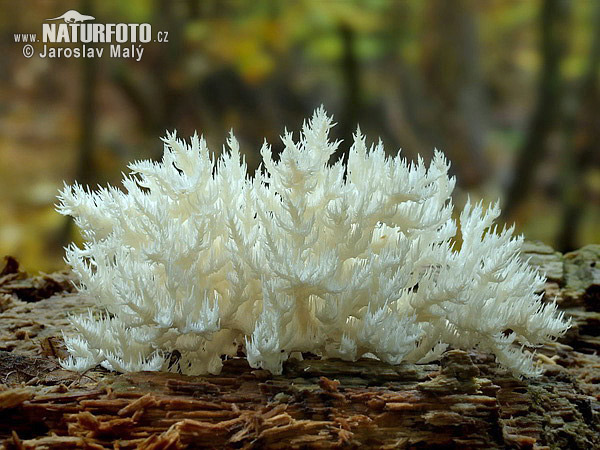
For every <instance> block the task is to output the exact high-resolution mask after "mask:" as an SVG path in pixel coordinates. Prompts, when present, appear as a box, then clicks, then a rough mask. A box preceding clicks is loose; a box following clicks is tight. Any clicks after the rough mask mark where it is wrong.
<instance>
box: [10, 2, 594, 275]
mask: <svg viewBox="0 0 600 450" xmlns="http://www.w3.org/2000/svg"><path fill="white" fill-rule="evenodd" d="M0 8H1V10H0V32H1V36H2V39H0V52H1V53H0V54H1V55H2V60H1V63H0V254H12V255H14V256H16V257H18V258H19V259H20V260H21V261H22V262H23V264H24V266H25V268H27V269H28V270H38V269H39V270H44V271H50V270H54V269H57V268H61V267H63V266H64V263H63V261H62V256H63V250H62V246H63V245H65V244H66V243H67V242H69V241H70V240H72V239H76V230H74V229H73V227H72V226H71V225H70V224H69V223H68V222H67V221H66V219H65V218H64V217H62V216H60V215H59V214H58V213H56V212H55V211H54V206H53V204H54V203H55V202H56V194H57V190H58V189H59V188H60V187H62V184H63V180H65V181H67V182H68V183H72V182H73V181H74V180H78V181H80V182H82V183H84V184H90V185H92V186H95V185H96V184H106V183H107V182H110V183H111V184H117V185H118V183H119V180H120V178H121V171H126V167H125V165H126V163H127V162H128V161H130V160H133V159H140V158H158V157H160V155H161V154H162V143H161V142H160V140H159V137H161V136H163V135H164V134H165V131H166V130H173V129H177V130H178V131H179V135H180V136H183V137H187V136H188V135H190V134H192V133H193V132H194V130H198V132H199V133H203V134H204V135H205V136H206V138H207V140H208V142H209V144H210V146H211V148H212V149H213V150H215V151H220V149H221V148H222V144H223V142H224V140H225V138H226V134H227V132H228V130H229V129H231V128H233V129H234V131H235V133H236V136H237V137H238V139H239V140H240V143H241V146H242V148H243V150H244V151H245V153H246V155H247V159H248V161H249V166H250V168H251V169H252V170H254V169H255V168H256V167H257V166H258V164H259V155H258V149H259V148H260V145H261V143H262V141H263V138H266V139H267V140H268V141H269V142H270V143H271V144H273V145H274V146H275V148H280V147H281V145H280V140H279V136H280V135H281V134H282V132H283V130H284V127H286V126H287V127H288V129H290V130H297V129H298V128H299V127H300V125H301V123H302V120H303V118H305V117H307V116H308V115H310V114H311V112H312V111H313V110H314V108H315V107H317V106H319V105H320V104H323V105H324V106H325V107H326V109H327V110H328V111H329V112H330V113H333V114H334V116H335V120H336V122H338V123H339V125H338V126H337V127H336V128H335V131H334V138H339V139H343V140H344V142H345V144H342V148H344V149H347V147H348V142H349V141H350V140H351V135H352V133H353V131H354V130H355V128H356V125H357V124H360V126H361V129H362V131H363V132H364V133H365V134H366V135H367V137H368V138H369V139H371V140H376V139H377V138H378V137H381V138H382V139H383V141H384V143H385V145H386V149H387V151H389V152H390V153H395V152H396V151H397V150H398V149H399V148H402V152H403V154H404V155H405V156H406V157H408V158H415V157H416V155H417V154H418V153H419V154H421V155H423V156H424V158H425V159H429V158H430V157H431V155H432V154H433V149H434V147H437V148H439V149H441V150H443V151H444V152H445V153H446V155H447V156H448V157H449V158H450V160H451V161H452V171H453V173H454V174H455V175H456V176H457V177H458V189H457V192H456V195H455V203H456V204H457V206H459V207H462V205H463V204H464V202H465V200H466V196H467V194H469V195H470V196H471V198H475V199H483V200H484V201H485V202H492V201H495V200H496V199H497V198H500V199H501V206H502V207H503V209H504V214H505V216H504V218H503V220H504V221H506V222H509V223H512V222H515V223H516V226H517V230H518V231H519V232H523V233H525V234H526V236H527V237H528V238H530V239H540V240H542V241H544V242H546V243H548V244H551V245H553V246H555V247H557V248H558V249H560V250H563V251H564V250H570V249H573V248H575V247H578V246H581V245H584V244H588V243H593V242H596V243H598V242H600V78H599V77H600V1H595V0H589V1H586V0H580V1H569V0H537V1H536V0H530V1H526V0H456V1H448V0H429V1H419V0H414V1H409V0H406V1H400V0H398V1H394V0H389V1H385V0H363V1H351V0H284V1H264V0H254V1H222V0H187V1H186V0H179V1H168V0H132V1H127V2H118V1H100V0H98V1H92V0H83V1H79V2H77V1H52V2H50V1H20V2H17V1H11V0H0ZM69 9H76V10H78V11H79V12H81V13H83V14H88V15H93V16H95V17H96V22H100V23H119V22H124V23H141V22H148V23H151V24H152V28H153V32H156V31H158V30H166V31H168V32H169V42H168V43H162V44H160V43H148V44H146V45H145V51H144V55H143V58H142V60H141V61H140V62H136V61H135V60H125V59H111V58H108V57H107V56H103V57H102V58H100V59H74V58H72V59H64V58H63V59H42V58H39V57H37V55H35V56H34V57H32V58H30V59H26V58H25V57H24V56H23V54H22V44H17V43H15V42H14V39H13V34H14V33H41V23H42V22H43V21H44V19H47V18H51V17H56V16H59V15H61V14H62V13H64V12H65V11H66V10H69ZM100 45H102V46H106V47H108V44H100ZM39 50H41V44H38V45H37V46H36V53H37V52H38V51H39ZM106 52H108V50H105V54H106Z"/></svg>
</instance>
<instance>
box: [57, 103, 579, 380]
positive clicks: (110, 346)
mask: <svg viewBox="0 0 600 450" xmlns="http://www.w3.org/2000/svg"><path fill="white" fill-rule="evenodd" d="M331 127H332V118H331V117H328V116H327V114H326V113H325V111H324V110H323V109H322V108H321V109H318V110H317V111H316V112H315V113H314V115H313V117H312V119H311V120H309V121H308V122H307V123H305V124H304V126H303V129H302V133H301V136H300V139H299V141H294V139H293V136H292V133H288V132H286V134H285V135H284V136H283V138H282V139H283V142H284V144H285V149H284V150H283V152H282V153H281V155H280V159H279V161H274V160H273V159H272V154H271V150H270V147H269V146H268V145H267V144H265V145H263V148H262V149H261V154H262V157H263V164H264V166H263V168H262V170H259V171H257V174H256V175H255V176H254V177H253V178H250V177H248V175H247V170H246V164H245V163H244V161H243V159H242V158H240V152H239V146H238V142H237V141H236V139H235V138H234V137H233V135H231V137H230V138H229V140H228V146H229V149H230V150H229V151H228V152H225V153H224V154H223V155H222V156H221V157H220V158H219V159H217V160H216V161H215V158H214V157H213V156H212V155H211V154H210V153H209V150H208V149H207V146H206V142H205V141H204V139H202V138H198V137H197V136H194V137H192V139H191V142H190V143H189V144H186V143H185V142H183V141H182V140H179V139H177V138H176V136H175V135H174V134H170V135H168V136H167V137H166V138H165V139H164V142H165V151H164V156H163V159H162V161H161V162H160V163H156V162H152V161H138V162H134V163H132V164H130V166H129V168H130V169H131V174H130V175H128V176H125V178H124V180H123V185H124V188H125V191H121V190H119V189H116V188H114V187H110V186H109V187H107V188H101V189H99V190H98V191H89V190H85V189H84V188H82V187H81V186H80V185H77V184H75V185H74V186H65V188H64V190H63V191H62V192H61V194H60V196H59V199H60V204H59V205H58V210H59V211H60V212H61V213H62V214H66V215H71V216H73V217H74V218H75V222H76V224H77V225H78V226H79V228H80V229H81V230H82V233H83V237H84V239H85V244H84V245H83V248H78V247H77V246H75V245H71V246H70V247H69V248H68V249H67V253H66V260H67V262H68V263H69V264H70V265H71V266H72V267H73V270H74V272H75V273H76V274H77V276H78V277H79V280H80V286H79V287H80V289H81V290H82V291H83V293H85V295H89V296H92V297H93V298H94V299H95V300H96V301H97V304H98V306H99V307H100V309H101V311H102V312H101V313H100V314H95V315H94V314H92V313H90V314H89V315H87V316H83V317H73V318H72V323H73V325H74V327H75V329H76V333H75V334H71V335H66V336H65V342H66V345H67V347H68V350H69V352H70V355H71V357H70V358H69V359H67V360H65V361H63V365H64V367H66V368H70V369H76V370H85V369H87V368H89V367H92V366H94V365H96V364H102V365H103V366H104V367H106V368H108V369H112V370H117V371H137V370H161V369H167V368H170V369H171V370H178V371H181V372H183V373H189V374H202V373H218V372H219V371H220V369H221V366H222V358H223V356H224V355H234V354H236V353H237V351H238V348H239V347H240V346H241V347H242V348H243V349H244V351H245V353H246V355H247V357H248V361H249V363H250V365H251V366H252V367H261V368H264V369H268V370H270V371H271V372H273V373H281V371H282V363H283V362H284V361H285V360H286V359H287V358H288V357H289V355H290V353H292V352H312V353H315V354H319V355H321V356H323V357H337V358H343V359H347V360H356V359H358V358H360V357H361V356H363V355H365V354H367V353H368V354H372V355H375V356H376V357H378V358H379V359H381V360H383V361H386V362H389V363H391V364H398V363H400V362H401V361H410V362H424V361H430V360H432V359H435V358H437V357H438V356H439V355H440V354H441V353H442V352H443V351H444V350H445V349H446V348H447V346H448V345H451V346H454V347H459V348H465V349H467V348H472V347H478V348H480V349H483V350H485V351H489V352H492V353H494V354H495V355H496V358H497V360H498V361H499V362H500V363H501V364H502V365H504V366H505V367H507V368H509V369H511V370H512V371H513V373H515V374H518V375H534V374H535V373H536V368H535V367H534V365H533V363H532V354H531V353H529V352H528V351H526V350H524V349H525V347H532V346H535V345H538V344H541V343H544V342H546V341H548V340H551V339H553V338H556V337H557V336H559V335H561V334H562V333H564V332H565V330H566V329H567V328H568V326H569V323H568V321H566V320H564V318H563V315H562V313H559V312H557V310H556V305H555V304H552V303H544V302H542V299H541V295H540V294H539V291H541V290H542V287H543V284H544V278H543V277H542V276H541V275H539V274H538V273H537V272H536V271H535V270H534V269H533V268H531V267H529V266H528V265H527V263H526V262H524V261H523V260H522V259H521V257H520V247H521V243H522V237H513V236H512V234H513V229H512V228H509V229H503V230H501V231H498V230H497V229H496V227H494V226H493V222H494V220H495V219H496V218H497V217H498V215H499V212H500V210H499V208H498V206H497V205H494V206H492V207H491V208H490V209H488V210H484V208H483V207H482V205H481V204H477V205H471V204H470V203H467V205H466V207H465V208H464V210H463V212H462V214H461V215H460V235H461V241H462V245H461V246H460V250H455V249H454V241H453V239H454V237H455V234H456V232H457V225H456V223H455V221H454V220H453V219H452V216H451V214H452V210H453V206H452V202H451V198H450V195H451V193H452V190H453V188H454V182H455V180H454V178H450V177H449V176H448V168H449V164H448V162H447V161H446V159H445V158H444V156H443V154H442V153H441V152H439V151H436V152H435V155H434V157H433V160H432V162H431V164H430V165H429V167H426V166H425V164H424V163H423V161H422V159H420V158H419V160H418V161H417V162H416V163H409V162H407V161H406V160H404V159H402V158H401V157H400V155H399V154H398V155H397V156H395V157H388V156H386V154H385V152H384V149H383V145H382V144H381V142H380V143H378V144H377V145H375V146H371V147H370V148H369V149H367V144H366V142H365V138H364V136H362V135H361V133H360V131H358V132H357V133H356V136H355V140H354V144H353V145H352V148H351V149H350V153H349V157H348V163H347V167H344V165H343V163H342V162H341V161H338V162H336V163H335V164H333V165H329V164H328V161H329V158H330V156H331V155H332V153H333V152H334V151H335V150H336V148H337V147H338V144H339V143H338V142H331V141H329V139H328V133H329V130H330V129H331ZM175 350H177V351H178V352H179V354H180V355H181V357H180V358H179V360H178V362H177V364H175V365H169V364H168V361H167V357H168V356H169V355H170V354H172V352H174V351H175Z"/></svg>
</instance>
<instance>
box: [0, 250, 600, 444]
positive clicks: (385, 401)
mask: <svg viewBox="0 0 600 450" xmlns="http://www.w3.org/2000/svg"><path fill="white" fill-rule="evenodd" d="M526 252H527V253H528V255H529V256H530V257H531V262H532V263H533V264H536V265H537V266H539V267H540V268H541V270H543V271H544V272H546V274H547V276H548V283H547V285H546V296H547V297H548V298H551V299H554V298H556V300H557V301H558V302H559V304H560V305H561V308H563V309H564V310H565V312H566V313H567V314H568V315H570V316H571V317H572V318H573V327H572V329H571V330H570V331H569V333H568V334H567V335H566V336H565V337H564V338H563V339H561V341H559V342H556V343H554V344H552V345H547V346H545V347H543V348H542V349H540V350H539V355H538V359H539V364H541V365H542V368H543V374H542V376H540V377H539V378H536V379H529V380H520V379H516V378H514V377H513V376H511V375H510V374H509V373H507V372H506V371H505V370H503V369H501V368H499V367H498V366H497V364H496V363H495V361H494V358H493V357H492V356H489V355H487V354H483V353H479V352H475V351H472V352H465V351H461V350H451V351H448V352H446V354H445V355H444V356H443V357H442V358H441V360H440V361H438V362H434V363H431V364H424V365H414V364H401V365H399V366H390V365H387V364H384V363H381V362H379V361H377V360H374V359H362V360H360V361H358V362H356V363H348V362H343V361H338V360H319V359H311V357H310V355H306V356H307V358H305V359H304V360H302V361H299V360H292V361H288V362H287V363H286V365H285V369H284V373H283V374H282V375H281V376H272V375H271V374H270V373H269V372H266V371H264V370H256V369H252V368H250V367H249V366H248V364H247V362H246V360H245V359H244V358H232V359H229V360H227V361H225V362H224V368H223V371H222V373H221V374H219V375H217V376H195V377H190V376H183V375H178V374H172V373H151V372H141V373H131V374H115V373H111V372H108V371H104V370H101V369H94V370H91V371H89V372H87V373H85V374H77V373H72V372H68V371H65V370H63V369H61V368H60V366H59V365H58V364H57V358H58V357H61V356H64V349H63V348H62V347H61V343H60V329H61V328H63V327H67V326H68V322H67V320H66V318H67V315H68V314H72V313H77V312H78V311H84V310H85V309H86V308H87V307H88V306H89V304H87V303H86V301H85V299H82V298H79V297H78V296H77V295H76V294H73V293H65V292H62V293H59V294H56V293H55V292H52V289H47V288H46V289H47V291H46V292H50V294H48V295H51V296H50V297H48V298H44V293H43V292H37V291H36V289H35V285H34V282H33V281H31V282H30V284H31V286H29V285H28V280H30V278H27V277H23V276H22V275H19V276H18V277H11V276H10V273H7V274H3V275H2V276H4V277H6V278H5V279H7V280H8V281H6V282H5V283H4V284H2V283H1V282H0V294H1V295H2V296H3V297H2V299H3V300H2V302H1V304H2V305H3V306H2V312H0V326H1V329H2V330H3V331H2V334H1V335H0V383H1V384H0V439H1V440H2V442H3V443H4V446H5V447H6V448H98V449H99V448H145V449H176V448H282V449H283V448H286V449H287V448H343V447H349V448H353V447H359V446H360V447H365V448H536V449H542V448H561V449H562V448H580V449H592V448H600V357H599V356H598V355H597V352H598V350H599V349H600V326H599V325H600V265H598V263H599V262H600V246H588V247H585V248H583V249H581V250H579V251H577V252H573V253H571V254H567V255H561V254H559V253H557V252H555V251H553V250H552V249H551V248H549V247H546V246H544V245H541V244H533V243H530V244H528V245H527V247H526ZM7 270H8V272H10V271H11V270H13V271H14V270H18V269H14V264H13V267H12V269H11V268H8V269H7ZM7 275H8V276H7ZM66 276H67V275H64V274H62V275H61V277H59V278H58V280H60V281H59V282H60V283H62V282H64V278H62V277H66ZM17 278H18V292H21V293H22V292H26V293H27V296H26V298H20V297H19V295H18V293H15V291H11V289H10V286H9V285H8V284H10V283H12V282H15V280H17ZM1 280H2V278H0V281H1ZM51 280H53V281H52V282H57V281H56V280H57V278H56V277H54V278H52V277H51ZM35 283H37V285H40V283H41V285H44V283H43V282H41V281H40V279H37V280H36V281H35ZM53 286H54V285H53ZM30 288H31V289H30ZM53 289H54V288H53ZM31 299H34V300H31Z"/></svg>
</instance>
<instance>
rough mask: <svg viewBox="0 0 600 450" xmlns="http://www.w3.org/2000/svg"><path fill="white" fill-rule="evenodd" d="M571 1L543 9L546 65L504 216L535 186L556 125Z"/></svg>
mask: <svg viewBox="0 0 600 450" xmlns="http://www.w3.org/2000/svg"><path fill="white" fill-rule="evenodd" d="M569 12H570V3H569V1H568V0H544V1H543V2H542V3H541V11H540V36H541V55H542V65H541V67H540V75H539V85H538V98H537V104H536V107H535V110H534V112H533V115H532V118H531V123H530V125H529V130H528V132H527V135H526V137H525V141H524V143H523V145H522V147H521V148H520V150H519V153H518V155H517V158H516V162H515V165H514V171H513V178H512V181H511V183H510V185H509V187H508V190H507V195H506V201H505V206H504V208H503V216H504V217H505V218H509V217H511V215H512V214H513V213H514V212H515V210H516V208H517V207H518V206H519V205H520V204H521V202H522V201H523V200H524V199H525V198H526V196H527V195H528V194H529V191H530V190H531V187H532V185H533V180H534V177H535V174H536V170H537V168H538V167H539V165H540V162H541V161H542V160H543V158H544V155H545V153H546V150H547V143H548V137H549V136H550V134H551V132H552V130H553V129H554V128H555V127H556V125H557V123H558V121H559V118H560V114H561V105H562V103H563V93H564V92H563V91H564V90H563V80H562V77H561V73H560V65H561V61H562V59H563V56H564V53H565V50H566V44H567V41H568V38H569V28H568V25H569Z"/></svg>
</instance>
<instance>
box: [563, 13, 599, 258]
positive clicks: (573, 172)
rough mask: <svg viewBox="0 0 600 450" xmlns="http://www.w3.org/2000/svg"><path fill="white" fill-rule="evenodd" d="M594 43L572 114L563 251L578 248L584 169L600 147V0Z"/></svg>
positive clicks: (565, 162)
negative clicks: (599, 78) (599, 76)
mask: <svg viewBox="0 0 600 450" xmlns="http://www.w3.org/2000/svg"><path fill="white" fill-rule="evenodd" d="M592 16H593V17H592V24H593V25H592V33H593V36H592V45H591V49H590V55H589V60H588V65H587V69H586V71H585V73H584V75H583V77H582V80H581V83H580V85H579V89H578V91H577V97H578V98H577V100H576V103H575V105H576V108H577V109H576V112H571V114H569V117H568V122H567V125H566V126H567V130H566V135H567V139H565V143H566V144H567V145H565V146H564V147H563V162H562V164H561V167H562V171H561V180H560V181H561V183H560V184H561V206H562V215H561V223H560V228H559V230H558V234H557V237H556V245H557V248H558V250H560V251H563V252H565V251H571V250H574V249H575V248H577V245H578V242H577V235H578V230H579V228H580V224H581V219H582V216H583V213H584V211H585V203H586V202H585V182H584V176H583V175H584V173H585V171H586V169H587V168H588V167H589V165H590V164H591V163H593V161H592V160H593V153H594V152H595V151H596V152H597V151H598V149H599V148H600V86H599V85H598V83H599V80H598V74H599V72H600V2H596V3H594V11H593V15H592Z"/></svg>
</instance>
